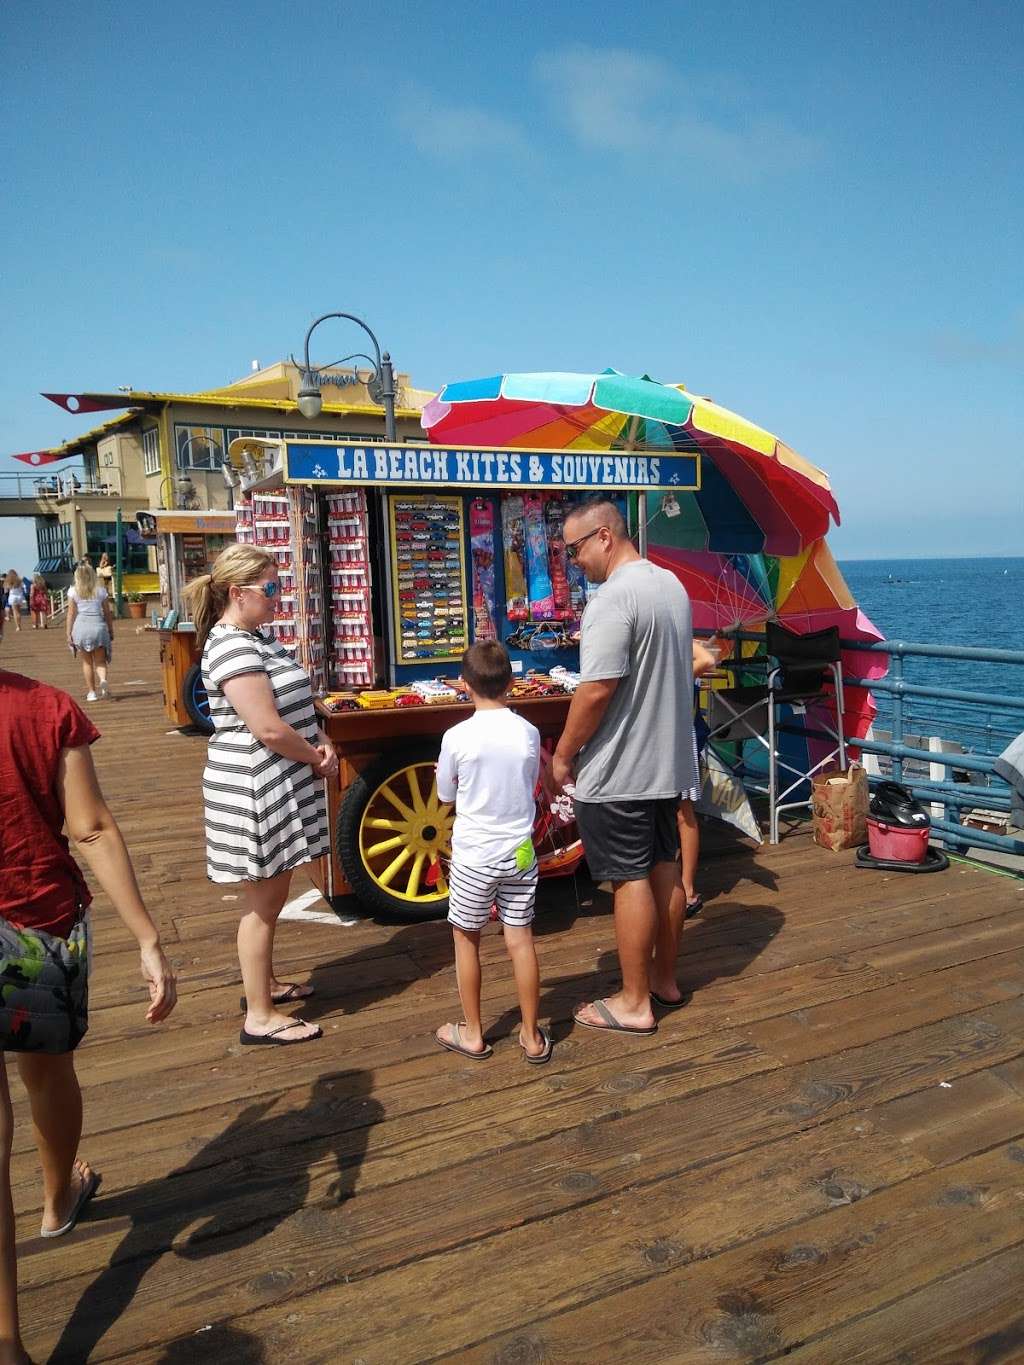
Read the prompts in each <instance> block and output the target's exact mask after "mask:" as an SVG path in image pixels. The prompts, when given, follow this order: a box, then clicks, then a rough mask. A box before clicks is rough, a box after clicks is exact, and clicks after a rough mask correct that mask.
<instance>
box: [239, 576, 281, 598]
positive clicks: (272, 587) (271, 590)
mask: <svg viewBox="0 0 1024 1365" xmlns="http://www.w3.org/2000/svg"><path fill="white" fill-rule="evenodd" d="M238 586H239V587H240V588H251V589H252V591H253V592H261V593H262V594H263V596H264V597H276V596H277V594H278V593H279V592H280V591H281V585H280V583H279V582H278V581H277V579H276V578H268V579H267V581H266V583H239V585H238Z"/></svg>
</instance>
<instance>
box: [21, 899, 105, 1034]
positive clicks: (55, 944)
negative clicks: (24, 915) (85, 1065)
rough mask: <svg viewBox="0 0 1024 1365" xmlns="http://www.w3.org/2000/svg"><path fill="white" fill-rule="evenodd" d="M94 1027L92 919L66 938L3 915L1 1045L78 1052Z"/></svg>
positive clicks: (77, 925) (81, 921)
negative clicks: (23, 926)
mask: <svg viewBox="0 0 1024 1365" xmlns="http://www.w3.org/2000/svg"><path fill="white" fill-rule="evenodd" d="M88 1027H89V922H88V920H87V919H86V918H85V917H84V916H83V917H82V918H81V919H80V920H78V922H77V923H76V924H75V926H74V928H73V929H72V930H71V933H70V934H69V935H68V937H67V938H60V937H58V935H56V934H48V933H46V932H45V931H44V930H42V929H19V928H18V927H17V925H14V924H11V923H10V922H9V921H8V920H5V919H0V1051H4V1052H49V1053H62V1052H72V1051H74V1049H75V1048H76V1047H77V1046H78V1044H79V1043H80V1042H81V1041H82V1039H83V1038H84V1037H85V1034H86V1031H87V1029H88Z"/></svg>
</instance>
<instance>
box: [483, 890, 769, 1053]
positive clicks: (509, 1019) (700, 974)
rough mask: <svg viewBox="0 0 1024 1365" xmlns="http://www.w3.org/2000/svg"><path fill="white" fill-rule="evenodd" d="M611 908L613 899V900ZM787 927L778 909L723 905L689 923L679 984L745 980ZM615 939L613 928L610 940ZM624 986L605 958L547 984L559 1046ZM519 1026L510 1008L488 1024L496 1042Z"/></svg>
mask: <svg viewBox="0 0 1024 1365" xmlns="http://www.w3.org/2000/svg"><path fill="white" fill-rule="evenodd" d="M608 901H609V906H610V901H611V898H610V897H608ZM784 924H785V915H784V914H783V913H782V911H781V910H779V909H777V908H776V907H774V906H760V905H759V906H755V905H744V904H742V903H739V902H729V903H726V904H722V905H720V906H719V907H718V908H717V910H716V913H715V914H714V915H713V916H710V917H708V918H707V919H705V918H704V917H703V916H701V917H699V918H698V919H695V920H689V921H688V922H687V924H686V925H685V927H684V929H683V936H682V942H681V944H680V950H679V968H678V979H679V983H680V985H681V987H682V988H683V990H684V991H695V990H700V989H702V988H703V987H706V986H709V985H710V984H711V983H712V982H713V981H717V980H720V979H722V978H728V977H736V976H742V975H743V973H744V972H745V971H746V970H747V969H748V968H749V966H750V965H751V963H752V962H754V961H755V960H756V958H757V957H758V956H759V955H760V954H761V953H762V952H763V951H764V949H765V948H766V947H767V946H768V944H769V943H771V941H772V940H773V939H774V938H775V937H776V935H777V934H778V933H779V931H780V929H781V928H782V926H783V925H784ZM611 935H612V928H611V924H609V937H611ZM620 983H621V973H620V968H619V959H618V954H617V953H616V952H615V951H614V949H611V948H609V949H606V950H605V951H604V952H602V953H600V954H599V956H598V959H597V964H596V967H591V968H588V969H587V970H586V971H585V972H573V973H569V974H567V975H564V976H559V977H553V978H550V979H548V980H545V982H544V984H543V990H542V992H541V1000H540V1011H539V1013H540V1017H541V1018H542V1019H544V1020H550V1024H551V1034H552V1037H553V1038H554V1039H555V1041H556V1042H559V1041H560V1040H561V1039H563V1038H566V1037H567V1036H568V1035H569V1034H570V1033H571V1032H572V1030H573V1028H574V1027H575V1025H574V1023H573V1018H572V1015H573V1010H574V1009H575V1008H576V1007H577V1006H579V1005H581V1004H583V1003H584V1002H585V1001H587V1000H594V999H600V998H601V997H603V996H607V995H610V994H612V993H613V992H614V991H615V990H617V989H618V987H619V985H620ZM518 1026H519V1011H518V1009H516V1008H510V1009H508V1010H506V1012H505V1013H504V1014H503V1015H501V1016H500V1018H498V1019H496V1020H495V1021H494V1022H493V1023H492V1024H490V1025H488V1027H487V1028H486V1030H485V1032H486V1035H487V1037H488V1038H489V1039H491V1040H492V1041H493V1040H494V1039H496V1038H501V1037H504V1036H505V1035H506V1034H508V1033H510V1032H511V1031H512V1030H513V1029H514V1028H518Z"/></svg>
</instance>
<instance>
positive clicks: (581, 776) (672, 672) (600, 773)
mask: <svg viewBox="0 0 1024 1365" xmlns="http://www.w3.org/2000/svg"><path fill="white" fill-rule="evenodd" d="M565 544H566V551H567V553H568V555H569V557H570V558H571V559H575V560H577V561H578V563H579V565H580V567H581V568H582V569H583V572H584V573H585V574H586V576H587V578H588V580H589V581H590V582H591V583H600V584H602V585H603V586H602V587H601V590H600V592H598V593H597V595H596V596H595V597H594V598H593V599H592V600H591V601H590V602H589V604H588V605H587V608H586V611H585V612H584V614H583V628H582V636H581V640H580V672H581V681H580V685H579V687H578V688H577V690H576V692H575V694H574V696H573V699H572V705H571V706H570V708H569V714H568V716H567V717H566V722H565V729H564V730H563V732H562V737H561V739H560V740H559V742H558V747H557V749H556V750H555V754H554V757H553V760H552V779H553V781H554V783H555V785H556V786H557V787H562V786H564V785H565V783H566V782H568V781H569V780H571V778H572V773H573V768H574V766H575V771H576V820H577V824H578V825H579V829H580V834H581V836H582V839H583V847H584V849H585V851H586V855H587V862H588V864H589V866H590V873H591V876H592V877H593V878H594V880H595V881H611V883H612V886H613V890H614V908H615V938H616V944H617V946H618V951H619V964H620V966H621V968H622V989H621V990H620V991H619V992H618V994H616V995H613V996H611V997H609V998H608V999H606V1000H595V1001H593V1002H591V1003H590V1004H588V1005H584V1006H582V1007H581V1008H580V1009H579V1010H577V1012H576V1014H575V1016H574V1017H575V1019H576V1022H577V1023H579V1024H583V1025H584V1026H585V1027H587V1028H595V1029H606V1030H613V1031H619V1032H623V1033H639V1034H651V1033H654V1031H655V1030H656V1028H657V1024H656V1023H655V1020H654V1014H653V1012H652V1009H651V988H652V982H653V984H654V986H655V988H656V990H657V991H658V992H659V995H658V1002H659V1003H661V1004H663V1005H665V1006H666V1007H669V1008H672V1007H675V1006H677V1005H679V1004H683V1003H685V1000H684V999H683V998H682V996H681V993H680V992H679V988H678V986H677V985H676V979H675V970H676V957H677V954H678V951H679V936H680V933H681V930H682V924H683V918H684V915H685V909H686V898H685V896H684V895H683V889H682V884H681V882H680V879H679V870H678V866H677V863H676V858H677V855H678V853H679V832H678V826H677V823H676V811H677V809H678V806H679V800H680V795H683V796H685V797H686V798H688V799H692V798H693V797H694V796H695V795H696V788H697V785H698V778H697V752H696V746H695V744H694V736H693V630H692V620H691V614H690V599H689V598H688V597H687V595H686V590H685V589H684V587H683V585H682V584H681V583H680V581H679V580H678V578H676V577H675V575H674V574H671V573H669V572H668V571H667V570H665V569H659V568H658V567H657V566H656V565H654V564H651V563H650V562H649V561H648V560H646V559H643V558H642V557H641V556H640V555H639V554H638V553H637V551H636V549H635V548H634V546H633V544H632V542H631V541H630V540H629V537H628V535H627V533H626V525H625V522H624V521H623V519H622V515H621V513H620V512H619V511H618V509H617V508H616V507H615V505H614V503H612V502H609V501H607V500H605V499H603V498H591V499H588V500H587V501H586V502H585V503H583V504H582V505H581V506H580V507H579V508H577V509H576V510H575V511H574V512H573V513H572V514H571V515H570V516H569V517H567V518H566V522H565ZM652 957H653V962H652Z"/></svg>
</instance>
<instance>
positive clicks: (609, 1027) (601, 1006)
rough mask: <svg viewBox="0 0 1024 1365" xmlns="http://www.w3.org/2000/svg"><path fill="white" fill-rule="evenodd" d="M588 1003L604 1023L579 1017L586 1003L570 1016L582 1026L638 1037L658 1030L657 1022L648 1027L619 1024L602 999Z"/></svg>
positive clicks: (598, 1030)
mask: <svg viewBox="0 0 1024 1365" xmlns="http://www.w3.org/2000/svg"><path fill="white" fill-rule="evenodd" d="M590 1003H591V1005H593V1007H594V1009H595V1010H597V1012H598V1014H599V1015H600V1016H601V1018H602V1019H603V1020H604V1023H603V1024H592V1023H591V1022H590V1020H589V1019H581V1018H580V1010H585V1009H586V1008H587V1007H586V1005H581V1006H580V1009H579V1010H576V1011H575V1012H574V1013H573V1016H572V1017H573V1019H575V1021H576V1023H577V1024H581V1025H582V1026H583V1028H592V1029H595V1030H596V1031H597V1032H598V1033H635V1034H636V1035H637V1036H638V1037H640V1038H649V1037H650V1036H651V1034H652V1033H657V1031H658V1025H657V1024H652V1025H651V1027H650V1028H636V1027H635V1026H634V1025H632V1024H620V1023H619V1021H618V1019H616V1017H615V1015H614V1014H612V1012H611V1010H610V1009H609V1008H608V1006H607V1005H606V1004H605V1003H604V1001H603V1000H592V1001H591V1002H590Z"/></svg>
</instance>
